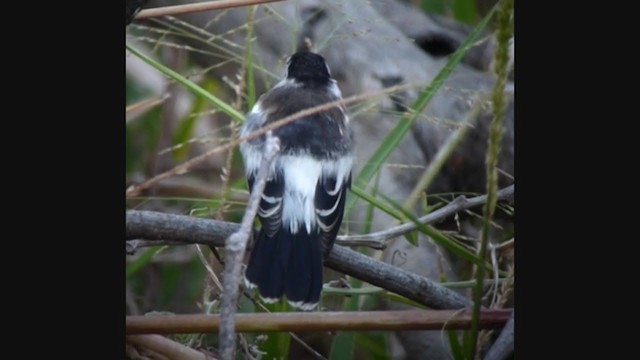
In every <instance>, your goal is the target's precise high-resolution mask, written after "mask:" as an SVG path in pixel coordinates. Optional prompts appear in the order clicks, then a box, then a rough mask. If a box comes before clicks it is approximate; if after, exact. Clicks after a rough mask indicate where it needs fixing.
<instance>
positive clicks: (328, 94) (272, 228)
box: [240, 51, 354, 310]
mask: <svg viewBox="0 0 640 360" xmlns="http://www.w3.org/2000/svg"><path fill="white" fill-rule="evenodd" d="M341 97H342V94H341V92H340V89H339V88H338V86H337V83H336V81H335V80H334V79H333V78H332V77H331V72H330V70H329V67H328V66H327V64H326V62H325V60H324V58H323V57H322V56H320V55H318V54H315V53H312V52H309V51H300V52H297V53H295V54H293V55H291V56H290V57H289V59H288V60H287V67H286V71H285V76H284V78H283V79H282V80H281V81H280V82H278V83H277V84H276V85H275V86H274V87H273V88H272V89H271V90H270V91H268V92H267V93H265V94H263V95H262V96H261V97H260V98H259V99H258V101H257V102H256V104H255V106H254V107H253V109H252V110H251V112H250V113H249V114H248V115H247V119H246V121H245V123H244V126H243V127H242V130H241V136H243V137H244V136H247V135H249V134H250V133H252V132H253V131H255V130H257V129H260V128H261V127H263V126H265V125H268V124H270V123H273V122H274V121H277V120H279V119H282V118H284V117H286V116H288V115H292V114H294V113H296V112H298V111H301V110H304V109H308V108H311V107H314V106H317V105H321V104H324V103H327V102H331V101H335V100H339V99H341ZM273 135H274V136H276V137H278V138H279V139H280V152H279V153H278V155H277V156H276V158H275V160H274V165H273V166H272V168H271V170H270V175H269V177H268V179H267V184H266V187H265V190H264V193H263V195H262V198H261V201H260V206H259V209H258V218H259V219H260V223H261V225H262V227H261V229H260V232H259V234H258V237H257V239H256V241H255V243H254V246H253V250H252V252H251V256H250V258H249V263H248V265H247V269H246V272H245V281H246V283H247V285H248V286H249V287H256V286H257V287H258V291H259V293H260V297H261V298H262V299H263V300H264V301H265V302H276V301H278V300H279V299H280V298H281V297H282V296H283V295H285V296H286V298H287V301H288V302H289V304H291V305H292V306H294V307H296V308H299V309H302V310H312V309H314V308H315V307H316V306H317V304H318V302H319V300H320V293H321V291H322V264H323V261H324V258H326V257H327V256H328V254H329V252H330V251H331V248H332V247H333V243H334V241H335V238H336V236H337V234H338V230H339V229H340V225H341V224H342V217H343V210H344V202H345V198H346V196H347V190H348V189H349V188H350V186H351V168H352V165H353V145H354V140H353V132H352V130H351V127H350V125H349V117H348V116H347V114H346V111H345V109H344V107H343V106H339V107H332V108H331V109H329V110H325V111H321V112H318V113H315V114H313V115H309V116H306V117H303V118H301V119H299V120H295V121H293V122H290V123H288V124H286V125H284V126H282V127H279V128H276V129H274V130H273ZM264 142H265V141H264V136H261V137H258V138H255V139H253V140H250V141H248V142H244V143H242V144H241V145H240V151H241V153H242V157H243V160H244V165H245V173H246V175H247V179H248V182H249V189H250V190H251V189H252V188H253V182H254V179H255V176H256V173H257V171H258V168H259V167H260V162H261V160H262V154H263V151H264Z"/></svg>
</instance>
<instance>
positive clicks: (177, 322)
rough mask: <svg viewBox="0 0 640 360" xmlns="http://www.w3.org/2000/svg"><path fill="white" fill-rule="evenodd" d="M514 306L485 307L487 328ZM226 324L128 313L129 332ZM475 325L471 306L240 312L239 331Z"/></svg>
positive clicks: (211, 318) (214, 318)
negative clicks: (486, 308) (509, 307)
mask: <svg viewBox="0 0 640 360" xmlns="http://www.w3.org/2000/svg"><path fill="white" fill-rule="evenodd" d="M511 314H512V309H492V310H483V311H482V313H481V316H480V323H481V326H482V327H483V328H492V329H495V328H500V327H501V326H503V325H504V324H505V323H506V322H507V320H509V317H510V316H511ZM221 325H222V322H221V319H220V316H219V315H202V314H190V315H168V316H140V315H135V316H127V318H126V333H127V334H148V333H153V334H175V333H181V334H187V333H210V332H215V331H217V330H218V328H219V326H221ZM470 325H471V311H470V310H393V311H325V312H293V313H247V314H237V315H236V331H238V332H258V333H264V332H280V331H296V332H297V331H361V330H365V331H373V330H381V331H382V330H386V331H394V330H458V329H468V328H469V327H470Z"/></svg>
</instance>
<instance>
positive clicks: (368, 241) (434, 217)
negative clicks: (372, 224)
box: [336, 185, 515, 249]
mask: <svg viewBox="0 0 640 360" xmlns="http://www.w3.org/2000/svg"><path fill="white" fill-rule="evenodd" d="M514 192H515V185H510V186H508V187H506V188H504V189H502V190H500V191H499V192H498V195H497V197H498V200H506V199H513V194H514ZM485 202H487V195H481V196H476V197H473V198H470V199H468V198H466V197H464V196H458V197H457V198H455V199H454V200H453V201H452V202H450V203H449V204H447V205H446V206H444V207H442V208H440V209H438V210H435V211H433V212H431V213H429V214H427V215H425V216H423V217H421V218H419V219H418V220H419V221H420V223H421V224H424V225H427V224H433V223H435V222H438V221H440V220H442V219H444V218H446V217H447V216H449V215H453V214H455V213H457V212H458V211H460V210H466V209H469V208H472V207H475V206H478V205H482V204H484V203H485ZM417 228H418V227H417V226H416V224H415V223H414V222H409V223H405V224H402V225H398V226H395V227H392V228H389V229H386V230H383V231H378V232H374V233H370V234H363V235H340V236H338V237H337V239H336V242H338V243H340V244H341V245H345V246H370V247H372V248H374V249H384V247H385V244H384V241H386V240H388V239H391V238H394V237H398V236H401V235H404V234H406V233H408V232H411V231H414V230H416V229H417ZM373 245H376V246H373Z"/></svg>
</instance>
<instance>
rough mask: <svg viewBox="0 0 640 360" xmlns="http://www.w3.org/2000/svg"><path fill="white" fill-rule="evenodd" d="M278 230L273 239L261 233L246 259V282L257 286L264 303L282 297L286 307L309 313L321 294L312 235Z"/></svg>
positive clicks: (319, 259)
mask: <svg viewBox="0 0 640 360" xmlns="http://www.w3.org/2000/svg"><path fill="white" fill-rule="evenodd" d="M288 230H289V229H285V228H281V229H280V230H279V231H278V232H277V233H276V234H275V235H274V236H273V237H268V236H266V234H265V233H264V232H263V231H262V230H261V231H260V234H259V235H258V238H257V239H256V242H255V245H254V246H253V250H252V252H251V256H250V257H249V264H248V266H247V270H246V272H245V278H246V280H247V281H248V282H249V283H251V284H253V285H255V286H257V287H258V290H259V293H260V297H262V299H263V300H265V302H275V301H278V300H279V299H280V297H282V295H286V297H287V300H288V301H289V304H291V305H292V306H294V307H296V308H299V309H302V310H311V309H313V308H315V307H316V305H317V304H318V302H319V301H320V293H321V292H322V261H323V260H322V254H321V250H320V241H319V240H320V239H319V238H318V234H317V232H315V231H312V232H313V233H312V234H308V233H307V231H306V228H304V227H302V228H301V229H300V231H299V232H298V233H296V234H291V233H290V232H289V231H288Z"/></svg>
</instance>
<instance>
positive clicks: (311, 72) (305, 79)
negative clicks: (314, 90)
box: [287, 51, 331, 85]
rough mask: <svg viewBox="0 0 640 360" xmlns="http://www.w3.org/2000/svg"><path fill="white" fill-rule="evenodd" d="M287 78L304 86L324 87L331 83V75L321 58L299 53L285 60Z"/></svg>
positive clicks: (309, 53) (307, 52) (315, 55)
mask: <svg viewBox="0 0 640 360" xmlns="http://www.w3.org/2000/svg"><path fill="white" fill-rule="evenodd" d="M287 78H288V79H291V80H295V81H297V82H300V83H302V84H306V85H326V84H328V83H329V82H330V81H331V73H330V71H329V67H328V66H327V63H326V62H325V61H324V58H323V57H322V56H320V55H318V54H315V53H312V52H309V51H299V52H297V53H295V54H293V55H291V56H290V57H289V60H287Z"/></svg>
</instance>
